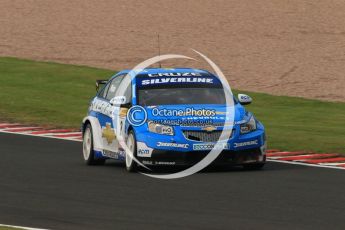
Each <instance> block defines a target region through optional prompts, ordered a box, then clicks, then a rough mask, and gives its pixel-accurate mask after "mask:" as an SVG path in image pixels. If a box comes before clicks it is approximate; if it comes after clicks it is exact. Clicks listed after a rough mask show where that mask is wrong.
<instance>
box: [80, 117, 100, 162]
mask: <svg viewBox="0 0 345 230" xmlns="http://www.w3.org/2000/svg"><path fill="white" fill-rule="evenodd" d="M83 157H84V161H85V163H86V164H87V165H99V164H104V162H105V159H95V153H94V151H93V135H92V127H91V125H90V124H88V125H87V126H86V128H85V130H84V133H83Z"/></svg>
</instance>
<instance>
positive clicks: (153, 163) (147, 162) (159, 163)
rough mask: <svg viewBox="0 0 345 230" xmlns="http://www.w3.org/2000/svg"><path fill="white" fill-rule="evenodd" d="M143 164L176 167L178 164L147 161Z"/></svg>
mask: <svg viewBox="0 0 345 230" xmlns="http://www.w3.org/2000/svg"><path fill="white" fill-rule="evenodd" d="M142 163H143V164H145V165H175V164H176V162H173V161H147V160H144V161H142Z"/></svg>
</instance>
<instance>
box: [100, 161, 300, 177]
mask: <svg viewBox="0 0 345 230" xmlns="http://www.w3.org/2000/svg"><path fill="white" fill-rule="evenodd" d="M105 166H106V167H114V168H117V169H121V170H126V169H125V165H124V163H123V162H119V161H115V160H108V161H107V162H106V164H105ZM149 168H150V169H152V171H150V170H147V169H145V168H142V167H141V168H139V172H142V173H154V174H166V173H176V172H179V171H182V170H185V169H187V167H181V166H150V167H149ZM304 168H306V167H304V166H299V165H292V164H283V163H273V162H267V163H266V165H265V166H264V168H262V169H257V170H253V169H244V168H243V167H242V166H229V165H225V166H223V165H222V166H215V165H211V166H208V167H206V168H205V169H203V170H201V171H200V172H198V173H222V172H233V173H236V172H241V173H243V172H258V171H265V172H268V171H281V170H296V169H304Z"/></svg>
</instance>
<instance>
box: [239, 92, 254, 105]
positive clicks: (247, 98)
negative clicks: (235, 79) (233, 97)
mask: <svg viewBox="0 0 345 230" xmlns="http://www.w3.org/2000/svg"><path fill="white" fill-rule="evenodd" d="M237 98H238V101H239V102H240V104H241V105H249V104H250V103H252V101H253V99H252V98H251V97H250V96H248V95H247V94H238V95H237Z"/></svg>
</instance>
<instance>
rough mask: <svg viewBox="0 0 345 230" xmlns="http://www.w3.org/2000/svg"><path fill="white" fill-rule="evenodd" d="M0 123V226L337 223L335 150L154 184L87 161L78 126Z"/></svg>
mask: <svg viewBox="0 0 345 230" xmlns="http://www.w3.org/2000/svg"><path fill="white" fill-rule="evenodd" d="M15 125H17V126H15ZM0 127H1V131H0V147H1V151H0V152H1V155H0V156H1V160H0V170H1V177H0V223H1V224H6V225H16V226H28V227H33V228H43V229H138V228H141V229H162V228H163V229H177V228H179V229H225V228H226V229H264V228H265V229H325V228H331V229H344V228H345V219H344V213H345V205H344V204H345V196H343V195H342V193H343V191H344V190H345V184H344V183H343V181H344V179H345V173H344V171H343V170H339V169H342V168H343V167H342V166H341V164H340V165H335V164H334V163H335V162H334V161H335V160H333V159H336V158H338V160H339V159H340V160H341V158H342V157H340V156H335V155H327V156H326V155H324V156H323V155H322V154H315V155H316V156H315V158H313V157H311V155H312V153H306V152H304V153H302V152H282V151H277V150H270V151H269V153H268V157H269V162H268V164H267V165H266V166H265V168H264V169H263V170H260V171H246V170H243V169H240V168H221V169H208V170H204V171H202V172H200V173H197V174H194V175H192V176H190V177H186V178H183V179H177V180H159V179H152V178H149V177H146V176H144V175H142V174H140V173H127V172H126V170H125V168H124V166H123V164H120V163H117V162H116V161H109V162H107V163H106V164H105V165H104V166H90V167H88V166H86V165H85V164H84V162H83V159H82V154H81V142H80V141H81V134H80V132H78V131H76V130H55V129H50V130H47V129H43V128H40V127H27V126H22V125H19V124H1V126H0ZM25 128H27V129H25ZM77 133H79V135H77ZM18 134H20V135H18ZM37 136H38V137H37ZM43 137H51V138H43ZM71 140H72V141H71ZM325 154H331V153H325ZM325 159H329V160H327V162H325V161H322V162H321V160H325ZM331 159H332V160H331ZM274 161H279V162H280V161H285V163H279V162H274ZM286 162H287V163H289V164H286ZM298 164H303V165H298ZM343 164H344V163H343ZM305 165H310V166H317V167H306V166H305ZM324 167H328V168H324ZM329 167H331V168H329ZM332 167H337V168H332Z"/></svg>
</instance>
